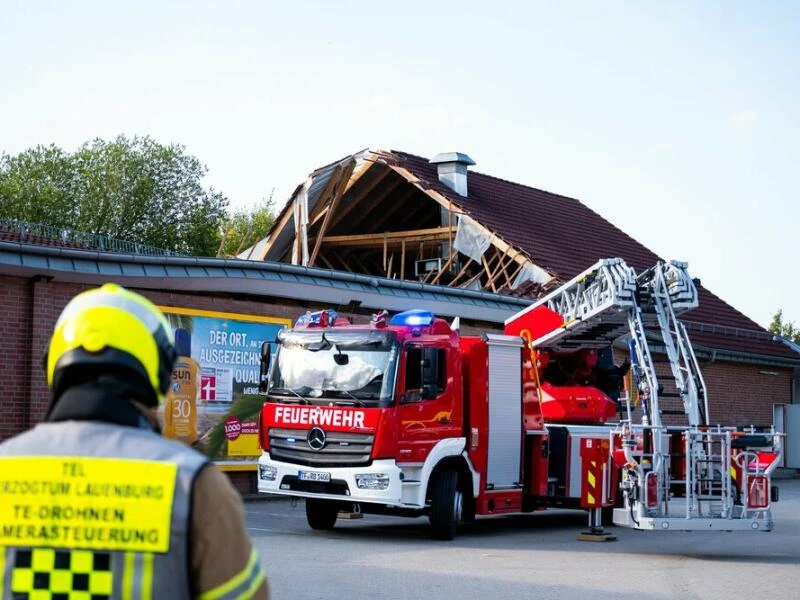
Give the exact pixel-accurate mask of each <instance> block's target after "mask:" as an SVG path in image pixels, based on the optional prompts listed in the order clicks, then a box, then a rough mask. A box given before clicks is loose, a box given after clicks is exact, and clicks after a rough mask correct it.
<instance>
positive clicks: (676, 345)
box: [638, 261, 708, 427]
mask: <svg viewBox="0 0 800 600" xmlns="http://www.w3.org/2000/svg"><path fill="white" fill-rule="evenodd" d="M686 267H687V265H686V263H684V262H678V261H670V262H668V263H664V262H658V263H657V264H656V265H655V266H654V267H652V268H651V269H648V270H647V271H645V272H644V273H642V274H641V275H640V276H639V278H638V283H639V288H640V301H641V304H642V305H643V306H644V307H645V308H644V310H646V311H647V312H648V313H650V314H651V315H652V316H653V317H654V318H655V321H656V323H657V328H658V332H659V334H660V337H661V342H663V344H664V352H665V354H666V355H667V360H668V363H669V366H670V370H671V372H672V377H673V379H674V381H675V387H676V389H677V390H678V393H679V394H680V396H681V400H682V401H683V408H684V412H685V413H686V416H687V419H688V424H689V426H691V427H698V426H700V425H708V410H707V400H706V390H705V382H704V380H703V376H702V374H701V372H700V365H699V364H698V362H697V358H696V357H695V354H694V350H693V348H692V344H691V342H690V341H689V336H688V335H687V334H686V328H685V327H684V325H683V323H681V322H680V321H679V320H678V317H677V315H678V314H680V313H681V312H684V311H686V310H690V309H692V308H695V307H697V304H698V301H697V287H696V286H695V285H694V282H693V281H692V278H691V277H690V276H689V273H688V272H687V270H686Z"/></svg>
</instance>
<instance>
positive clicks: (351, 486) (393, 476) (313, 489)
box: [258, 452, 408, 508]
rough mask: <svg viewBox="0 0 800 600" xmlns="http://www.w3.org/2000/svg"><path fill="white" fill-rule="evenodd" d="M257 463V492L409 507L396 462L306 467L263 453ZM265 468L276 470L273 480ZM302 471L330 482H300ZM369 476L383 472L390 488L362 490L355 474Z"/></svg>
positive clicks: (385, 460) (382, 461)
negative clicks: (325, 477) (324, 474)
mask: <svg viewBox="0 0 800 600" xmlns="http://www.w3.org/2000/svg"><path fill="white" fill-rule="evenodd" d="M258 464H259V473H258V491H259V492H262V493H265V494H279V495H283V496H294V497H302V498H325V499H329V500H340V501H346V502H363V503H373V504H384V505H386V506H397V507H406V508H408V505H407V504H404V503H403V502H402V487H403V485H402V480H401V479H400V473H401V471H400V468H399V467H398V466H397V464H396V463H395V461H394V460H393V459H384V460H376V461H373V462H372V464H371V465H368V466H363V467H330V468H326V467H307V466H303V465H295V464H291V463H285V462H280V461H276V460H272V459H271V458H270V455H269V452H264V454H262V456H261V458H260V459H259V461H258ZM263 467H272V468H274V469H276V472H275V479H274V480H268V479H265V478H264V473H263V471H264V468H263ZM300 471H304V472H312V473H330V482H322V481H301V480H299V479H298V473H299V472H300ZM366 473H375V474H378V473H383V474H385V475H387V476H388V479H389V485H388V487H387V488H386V489H382V490H369V489H361V488H359V487H358V486H357V484H356V475H361V474H366Z"/></svg>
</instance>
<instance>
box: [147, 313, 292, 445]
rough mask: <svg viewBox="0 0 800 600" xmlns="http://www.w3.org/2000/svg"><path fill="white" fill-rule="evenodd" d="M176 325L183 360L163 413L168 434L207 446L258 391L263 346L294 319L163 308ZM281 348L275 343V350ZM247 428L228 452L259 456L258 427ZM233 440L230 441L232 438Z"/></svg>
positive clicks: (180, 358)
mask: <svg viewBox="0 0 800 600" xmlns="http://www.w3.org/2000/svg"><path fill="white" fill-rule="evenodd" d="M159 308H160V309H161V310H162V311H163V312H164V314H165V315H166V316H167V319H168V320H169V322H170V325H171V326H172V328H173V333H174V334H175V344H176V347H177V350H178V359H177V362H176V365H175V368H174V370H173V373H172V381H171V384H170V388H169V391H168V393H167V396H166V399H165V402H164V406H163V407H162V410H161V411H160V414H159V417H160V419H161V421H162V424H163V433H164V435H165V436H166V437H170V438H173V439H179V440H181V441H183V442H185V443H187V444H190V445H195V446H198V447H199V448H200V449H202V448H203V446H204V441H205V440H206V439H207V437H208V434H209V433H210V430H211V429H212V428H213V427H214V425H216V424H217V423H218V422H219V421H220V420H222V419H224V418H225V415H226V414H227V412H228V410H229V409H230V406H231V403H232V402H235V401H236V400H237V399H238V398H239V397H240V396H241V395H243V394H258V393H259V391H258V383H259V382H258V378H259V372H260V367H261V345H262V343H264V342H269V343H270V344H274V343H275V341H276V339H277V336H278V332H279V331H280V330H281V329H283V328H285V327H287V326H290V325H291V320H290V319H281V318H274V317H264V316H260V315H245V314H239V313H223V312H212V311H205V310H197V309H190V308H177V307H166V306H161V307H159ZM274 350H275V347H274V346H273V351H274ZM247 425H248V426H247V427H244V428H242V431H241V432H240V435H238V436H237V437H236V439H235V440H233V442H232V443H229V444H228V455H229V456H231V457H242V456H246V455H252V456H257V455H258V454H259V453H260V450H259V449H258V432H257V430H256V428H254V427H251V426H250V423H248V424H247ZM229 442H230V440H229Z"/></svg>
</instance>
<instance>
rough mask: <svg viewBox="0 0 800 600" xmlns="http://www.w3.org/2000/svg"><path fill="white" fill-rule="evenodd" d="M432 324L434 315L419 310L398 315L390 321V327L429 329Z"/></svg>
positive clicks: (427, 311)
mask: <svg viewBox="0 0 800 600" xmlns="http://www.w3.org/2000/svg"><path fill="white" fill-rule="evenodd" d="M431 323H433V313H432V312H431V311H429V310H420V309H418V308H416V309H414V310H407V311H405V312H401V313H397V314H396V315H395V316H393V317H392V318H391V320H390V321H389V325H397V326H405V327H427V326H428V325H430V324H431Z"/></svg>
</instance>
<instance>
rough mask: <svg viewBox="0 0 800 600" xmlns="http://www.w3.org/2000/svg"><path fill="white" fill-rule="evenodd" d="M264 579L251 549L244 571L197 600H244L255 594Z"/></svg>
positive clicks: (254, 551)
mask: <svg viewBox="0 0 800 600" xmlns="http://www.w3.org/2000/svg"><path fill="white" fill-rule="evenodd" d="M264 577H265V575H264V571H263V570H262V569H261V560H260V559H259V557H258V552H256V549H255V548H253V550H252V551H251V552H250V560H248V561H247V566H246V567H245V568H244V569H242V570H241V571H239V573H237V574H236V575H234V576H233V577H231V578H230V579H229V580H228V581H226V582H225V583H223V584H222V585H218V586H217V587H215V588H214V589H212V590H208V591H207V592H203V593H202V594H200V595H199V596H198V597H197V600H246V599H247V598H250V597H251V596H252V595H253V594H254V593H255V591H256V590H257V589H258V586H259V585H261V582H262V581H264Z"/></svg>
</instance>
